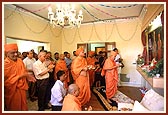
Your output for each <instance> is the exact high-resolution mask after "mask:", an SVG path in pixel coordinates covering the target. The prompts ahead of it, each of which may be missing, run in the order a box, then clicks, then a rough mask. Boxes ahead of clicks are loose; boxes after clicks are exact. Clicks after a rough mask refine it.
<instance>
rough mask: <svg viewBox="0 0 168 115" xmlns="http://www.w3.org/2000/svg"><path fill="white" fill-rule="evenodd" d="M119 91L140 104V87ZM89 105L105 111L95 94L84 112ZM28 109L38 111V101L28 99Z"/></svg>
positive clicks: (121, 88)
mask: <svg viewBox="0 0 168 115" xmlns="http://www.w3.org/2000/svg"><path fill="white" fill-rule="evenodd" d="M118 90H119V91H121V92H122V93H124V94H125V95H127V96H128V97H130V98H131V99H133V100H137V101H139V102H140V101H141V99H142V97H141V92H140V90H139V88H138V87H130V86H120V87H119V88H118ZM89 105H90V106H92V108H93V111H105V110H104V108H103V107H102V106H101V104H100V103H99V101H98V100H97V98H96V96H95V95H94V94H93V93H92V94H91V99H90V101H89V102H88V103H87V104H86V105H85V106H84V107H83V110H84V108H85V107H88V106H89ZM28 108H29V111H37V110H38V107H37V101H34V102H31V101H30V100H29V99H28ZM46 111H51V109H48V110H46Z"/></svg>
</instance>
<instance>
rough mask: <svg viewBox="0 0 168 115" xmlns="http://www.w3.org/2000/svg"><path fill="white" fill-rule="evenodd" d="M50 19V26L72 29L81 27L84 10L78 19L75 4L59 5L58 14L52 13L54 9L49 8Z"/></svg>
mask: <svg viewBox="0 0 168 115" xmlns="http://www.w3.org/2000/svg"><path fill="white" fill-rule="evenodd" d="M48 19H49V20H50V24H52V25H53V26H54V27H55V26H61V27H64V26H70V27H78V28H79V27H80V25H81V22H82V20H83V15H82V10H80V11H79V14H78V16H77V18H76V10H75V6H74V4H58V5H57V9H56V12H55V13H54V12H53V11H52V8H51V7H49V8H48Z"/></svg>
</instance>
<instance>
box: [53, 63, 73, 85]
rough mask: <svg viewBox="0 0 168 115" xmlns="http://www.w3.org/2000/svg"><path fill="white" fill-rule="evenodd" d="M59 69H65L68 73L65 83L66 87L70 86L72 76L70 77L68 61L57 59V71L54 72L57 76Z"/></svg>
mask: <svg viewBox="0 0 168 115" xmlns="http://www.w3.org/2000/svg"><path fill="white" fill-rule="evenodd" d="M59 70H63V71H65V74H66V76H67V78H66V80H65V81H64V84H65V87H66V88H68V82H70V78H69V71H68V68H67V66H66V61H65V60H58V61H57V64H56V65H55V72H54V75H55V77H56V73H57V72H58V71H59ZM56 79H57V77H56Z"/></svg>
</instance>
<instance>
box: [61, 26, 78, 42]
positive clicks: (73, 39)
mask: <svg viewBox="0 0 168 115" xmlns="http://www.w3.org/2000/svg"><path fill="white" fill-rule="evenodd" d="M62 33H63V37H64V40H65V42H66V43H67V44H72V43H73V42H74V41H75V37H76V33H77V28H76V30H75V34H74V36H73V38H72V41H71V42H68V40H70V39H68V40H67V39H66V37H65V34H64V29H63V31H62ZM68 36H69V35H68Z"/></svg>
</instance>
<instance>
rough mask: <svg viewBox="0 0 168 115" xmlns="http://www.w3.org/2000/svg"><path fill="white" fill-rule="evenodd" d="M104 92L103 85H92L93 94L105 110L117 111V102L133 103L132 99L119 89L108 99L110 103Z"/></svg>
mask: <svg viewBox="0 0 168 115" xmlns="http://www.w3.org/2000/svg"><path fill="white" fill-rule="evenodd" d="M105 92H106V90H105V86H101V87H93V94H95V96H96V97H97V99H98V101H99V102H100V104H101V105H102V106H103V108H104V109H105V110H106V111H117V110H118V103H132V104H133V103H134V100H132V99H130V98H129V97H127V96H126V95H125V94H123V93H122V92H120V91H117V92H116V94H115V95H114V97H113V98H112V99H110V101H111V102H112V103H108V102H107V100H106V94H105Z"/></svg>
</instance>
